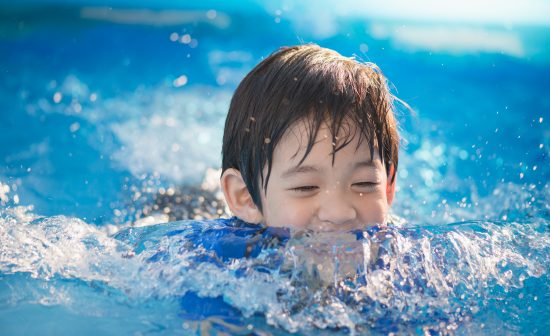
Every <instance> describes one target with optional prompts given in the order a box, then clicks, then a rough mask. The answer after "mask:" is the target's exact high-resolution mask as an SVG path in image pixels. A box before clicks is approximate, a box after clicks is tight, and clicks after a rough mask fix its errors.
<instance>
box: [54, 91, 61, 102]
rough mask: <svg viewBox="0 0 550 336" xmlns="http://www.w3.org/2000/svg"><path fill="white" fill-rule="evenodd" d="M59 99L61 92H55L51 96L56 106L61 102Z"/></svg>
mask: <svg viewBox="0 0 550 336" xmlns="http://www.w3.org/2000/svg"><path fill="white" fill-rule="evenodd" d="M61 99H63V95H62V94H61V92H56V93H54V95H53V102H54V103H56V104H58V103H59V102H61Z"/></svg>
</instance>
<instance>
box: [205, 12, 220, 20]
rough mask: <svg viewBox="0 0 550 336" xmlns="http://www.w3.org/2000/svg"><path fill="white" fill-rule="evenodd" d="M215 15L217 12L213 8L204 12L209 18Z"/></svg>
mask: <svg viewBox="0 0 550 336" xmlns="http://www.w3.org/2000/svg"><path fill="white" fill-rule="evenodd" d="M216 16H218V12H216V11H215V10H213V9H211V10H209V11H207V12H206V17H207V18H208V19H210V20H214V19H215V18H216Z"/></svg>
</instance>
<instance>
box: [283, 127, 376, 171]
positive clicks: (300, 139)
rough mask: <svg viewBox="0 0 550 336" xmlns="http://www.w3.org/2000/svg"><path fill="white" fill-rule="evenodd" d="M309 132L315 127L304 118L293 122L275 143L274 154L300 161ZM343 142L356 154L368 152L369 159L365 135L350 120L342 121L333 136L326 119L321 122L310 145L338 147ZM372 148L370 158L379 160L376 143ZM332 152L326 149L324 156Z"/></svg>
mask: <svg viewBox="0 0 550 336" xmlns="http://www.w3.org/2000/svg"><path fill="white" fill-rule="evenodd" d="M311 132H315V129H311V126H310V124H308V122H307V121H305V120H299V121H297V122H295V123H293V124H292V125H291V126H290V127H289V128H288V129H287V131H286V132H285V133H284V135H283V137H282V138H281V140H280V141H279V143H278V144H277V146H276V148H275V154H279V155H276V156H281V158H286V159H287V160H290V161H291V162H293V161H301V160H302V158H303V156H304V154H305V152H306V150H307V148H308V145H309V141H310V133H311ZM359 141H361V144H359V143H358V142H359ZM344 143H347V144H346V145H345V146H351V148H353V149H354V150H355V152H356V153H357V154H358V155H361V156H363V155H364V154H366V153H368V159H369V160H370V159H371V156H370V146H369V143H368V141H367V139H366V137H365V136H364V135H363V134H362V132H361V131H360V130H359V128H358V127H357V126H356V125H355V124H354V123H353V122H351V121H346V122H344V123H342V126H341V127H340V129H339V130H338V134H337V135H336V137H335V138H333V136H332V133H331V130H330V124H329V123H328V122H326V121H325V122H323V123H321V125H320V126H319V129H318V130H317V134H316V138H315V139H314V140H313V144H312V145H313V149H314V148H315V147H316V146H319V145H320V146H322V147H327V148H332V147H336V148H338V147H340V146H341V145H342V144H344ZM373 148H374V151H373V157H372V159H373V160H377V159H378V160H379V159H380V158H379V155H378V146H377V144H376V143H375V144H374V146H373ZM309 154H311V153H309ZM309 154H308V156H309ZM333 154H334V152H333V151H332V150H328V151H327V153H326V156H327V158H329V159H330V158H331V157H332V155H333ZM336 155H337V153H336Z"/></svg>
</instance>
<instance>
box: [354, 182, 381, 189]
mask: <svg viewBox="0 0 550 336" xmlns="http://www.w3.org/2000/svg"><path fill="white" fill-rule="evenodd" d="M379 184H380V183H379V182H366V181H365V182H357V183H354V184H352V186H354V187H359V188H374V187H376V186H378V185H379Z"/></svg>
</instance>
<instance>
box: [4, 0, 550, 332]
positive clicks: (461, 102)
mask: <svg viewBox="0 0 550 336" xmlns="http://www.w3.org/2000/svg"><path fill="white" fill-rule="evenodd" d="M74 3H75V2H73V3H71V2H64V1H59V2H56V3H55V4H52V3H50V2H48V3H46V2H43V1H29V2H28V5H26V6H19V7H14V6H9V5H7V4H1V5H0V8H1V11H0V18H1V20H0V72H1V73H2V77H0V88H1V89H0V143H1V144H2V146H0V334H2V335H4V334H6V335H23V334H25V335H27V334H55V335H58V334H75V333H78V334H98V333H99V334H113V335H120V334H138V335H142V334H166V335H172V334H184V335H193V334H201V333H202V334H223V333H226V334H231V335H233V334H235V335H248V334H256V335H287V334H290V333H298V334H303V335H313V334H315V335H318V334H321V335H323V334H327V335H328V334H330V335H332V334H374V335H377V334H384V335H387V334H390V333H395V334H411V333H412V334H425V333H436V334H437V333H448V334H454V333H456V334H486V335H500V334H540V335H544V334H547V333H548V331H549V330H550V322H549V321H550V311H549V309H548V308H547V307H548V306H549V301H550V294H549V286H550V281H549V279H548V267H549V265H550V259H549V255H550V253H549V252H550V235H549V233H548V226H549V206H548V199H549V185H548V174H549V169H548V166H549V165H548V148H549V146H550V130H549V128H548V126H547V123H548V120H549V119H548V118H549V111H550V98H549V96H548V88H549V87H550V47H549V46H550V28H549V25H548V24H545V23H544V22H543V23H541V22H536V23H531V24H530V23H525V22H516V23H514V22H512V23H510V22H508V23H507V24H502V23H499V22H488V23H485V24H482V23H479V22H462V21H456V22H443V21H438V20H431V21H430V20H424V21H419V20H415V18H414V17H409V18H405V19H403V18H401V17H399V18H396V17H391V16H390V17H388V16H387V15H386V16H385V15H383V13H381V12H380V11H373V12H374V14H369V13H370V9H369V8H364V7H361V8H359V9H356V8H355V7H354V5H350V4H348V2H346V1H344V2H342V4H343V5H341V6H339V7H338V8H336V9H334V10H329V9H327V8H325V7H326V6H310V5H306V4H299V5H298V4H294V5H292V4H289V3H280V4H277V5H275V4H272V3H271V2H269V3H268V2H267V1H266V2H263V1H245V2H239V3H236V2H235V3H232V4H230V5H228V4H220V3H217V2H213V1H208V2H206V3H204V4H201V5H194V6H193V7H192V8H190V7H187V8H184V6H183V5H182V4H179V3H173V2H170V1H162V2H155V3H152V4H149V5H150V6H149V7H150V8H151V10H144V8H131V7H129V6H130V5H131V4H128V3H126V2H124V1H121V2H119V3H118V7H115V8H106V7H103V6H104V5H105V4H104V3H102V2H101V1H98V2H85V1H79V2H76V3H78V5H75V4H74ZM366 3H369V2H366ZM346 4H347V6H348V7H346ZM342 6H343V7H342ZM411 15H412V14H411ZM301 42H316V43H318V44H320V45H322V46H325V47H329V48H333V49H335V50H337V51H339V52H341V53H342V54H344V55H356V57H357V58H358V59H363V60H365V61H373V62H375V63H377V64H378V65H379V66H380V67H381V68H382V70H383V71H384V73H385V74H386V76H387V77H388V78H389V80H390V82H391V85H392V87H393V91H394V93H396V94H397V96H398V97H399V98H401V99H403V100H404V101H406V102H407V103H408V104H410V105H411V107H412V108H413V109H414V111H415V113H414V114H411V113H409V112H407V111H406V110H405V109H403V108H401V109H399V119H400V124H401V128H402V134H403V138H404V142H403V146H402V150H401V154H400V167H399V171H398V190H397V195H396V200H395V204H394V207H393V213H394V214H395V215H396V216H398V217H400V218H404V219H405V221H404V223H403V221H402V220H396V221H395V224H394V225H390V226H389V227H387V228H369V229H368V230H366V231H365V232H353V233H342V234H341V235H330V236H325V235H323V234H313V233H311V234H306V235H303V236H300V237H289V233H288V232H285V231H284V230H282V231H274V230H272V229H266V228H263V227H257V226H250V225H247V224H245V223H242V222H239V221H237V220H234V219H217V218H218V217H219V216H220V215H221V216H222V217H227V212H226V210H225V208H224V206H223V203H222V202H221V199H220V195H219V189H218V187H217V185H216V179H217V178H218V176H219V174H218V171H217V169H218V168H219V166H220V154H219V153H220V150H221V136H222V132H223V124H224V121H225V114H226V112H227V108H228V104H229V100H230V98H231V94H232V92H233V90H234V89H235V87H236V85H237V84H238V83H239V81H240V80H241V79H242V77H243V76H244V75H245V74H246V73H247V71H249V70H250V69H251V68H252V67H253V66H254V65H255V64H256V63H258V62H259V61H260V60H261V58H262V57H265V56H266V55H268V54H269V53H270V52H272V51H273V50H274V49H276V48H278V47H279V46H283V45H293V44H297V43H301ZM182 219H194V220H192V221H181V220H182ZM398 222H399V223H398ZM155 224H156V225H155ZM317 265H322V267H320V268H319V267H318V266H317Z"/></svg>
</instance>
